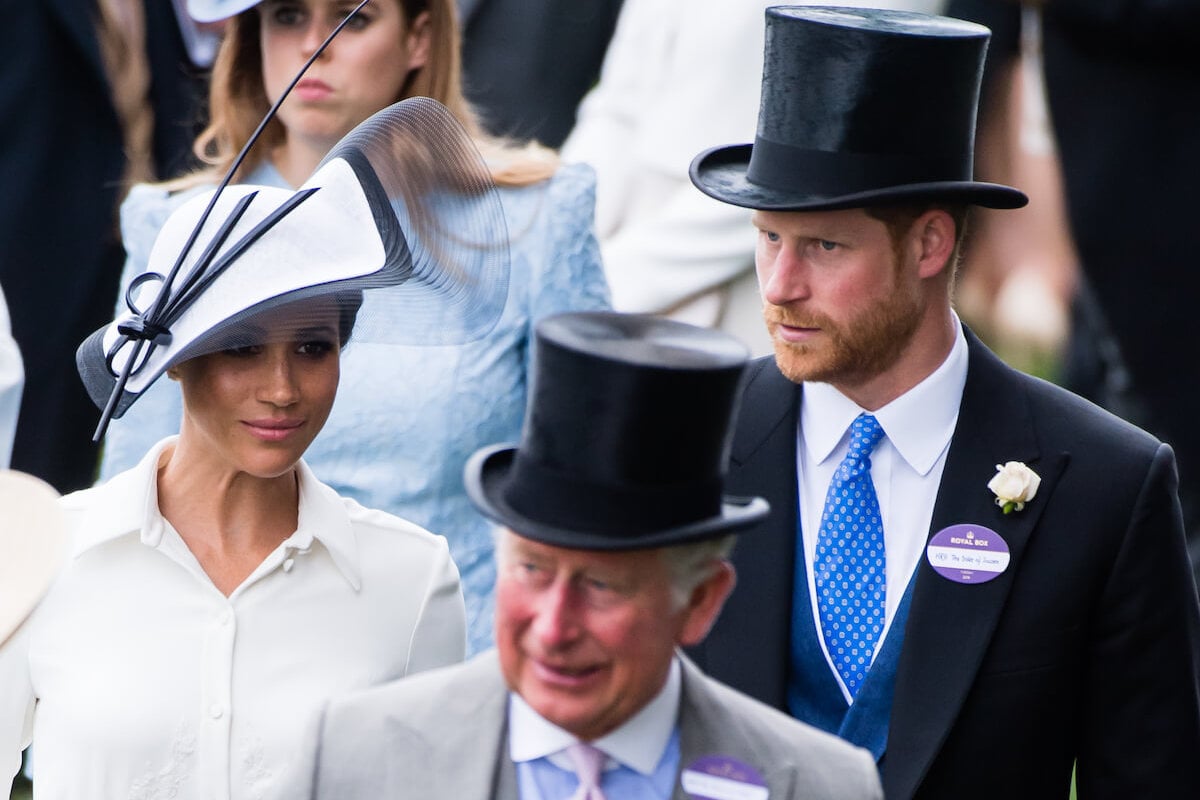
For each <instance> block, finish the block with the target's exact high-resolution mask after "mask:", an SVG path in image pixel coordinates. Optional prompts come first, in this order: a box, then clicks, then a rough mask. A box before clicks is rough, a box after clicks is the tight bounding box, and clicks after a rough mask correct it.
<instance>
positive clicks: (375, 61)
mask: <svg viewBox="0 0 1200 800" xmlns="http://www.w3.org/2000/svg"><path fill="white" fill-rule="evenodd" d="M352 7H353V6H352V4H350V3H345V2H337V1H335V0H287V2H281V1H280V0H264V2H259V1H258V0H191V2H190V3H189V10H190V12H191V13H192V15H193V16H194V17H197V18H199V19H202V20H215V19H225V23H224V24H225V33H224V40H223V42H222V46H221V50H220V52H219V54H218V56H217V60H216V63H215V65H214V70H213V78H212V89H211V93H210V99H209V106H210V109H209V110H210V120H211V125H210V126H209V128H208V129H207V130H206V131H205V132H204V133H202V134H201V136H200V137H199V138H198V140H197V143H196V144H197V149H198V151H199V152H201V153H202V154H203V156H204V158H205V159H206V161H207V162H208V163H209V164H210V165H211V167H210V169H209V170H207V171H202V172H200V173H197V174H195V175H192V176H189V177H188V178H186V179H184V180H183V181H182V182H180V183H176V184H174V185H172V184H168V185H166V186H162V185H158V186H139V187H135V188H134V190H133V191H132V192H131V194H130V196H129V199H128V200H127V201H126V202H125V205H124V207H123V209H122V229H123V239H124V243H125V246H126V249H127V250H128V252H129V262H128V265H127V268H126V278H129V277H132V275H133V274H136V273H137V272H139V271H141V270H142V269H143V268H144V265H145V262H146V258H147V251H148V249H149V243H150V242H151V241H153V236H154V234H155V233H156V232H157V230H158V227H159V226H161V224H162V221H163V219H165V217H166V215H167V213H169V211H170V210H171V209H172V208H174V207H176V206H177V205H178V204H179V203H180V202H181V198H182V197H186V196H187V192H172V191H170V190H171V189H173V188H176V187H177V186H178V185H182V184H188V183H191V184H194V183H196V182H200V183H203V184H210V183H212V182H215V180H216V179H217V177H218V176H220V175H221V174H222V172H223V171H224V169H225V168H227V167H228V166H230V165H231V164H232V163H233V161H234V156H235V154H236V153H237V152H238V150H239V148H240V147H241V145H242V144H243V143H244V142H245V141H247V139H248V138H249V137H250V132H251V131H252V130H253V126H254V125H255V123H257V121H258V120H259V119H260V118H261V117H262V114H263V112H264V111H265V110H266V109H267V106H268V105H269V104H270V103H271V102H272V101H274V100H276V99H277V98H278V97H279V96H280V94H281V92H282V91H283V89H284V87H285V86H286V85H287V82H288V81H289V80H290V79H291V77H292V76H293V75H294V74H295V72H296V70H297V69H298V68H299V66H300V64H301V63H302V62H303V61H304V60H305V59H306V58H308V57H309V56H311V54H312V52H313V49H314V47H315V46H316V44H317V43H318V42H320V41H321V37H322V36H324V35H325V34H326V33H328V31H329V29H330V28H331V27H332V26H333V25H334V24H335V23H336V22H338V21H340V20H342V19H343V18H345V17H346V15H347V12H348V11H349V10H350V9H351V8H352ZM459 62H460V56H459V31H458V26H457V21H456V10H455V2H454V0H371V2H370V3H368V4H367V5H366V6H365V7H364V8H362V10H361V11H359V12H358V14H357V15H356V17H355V18H353V19H351V20H350V22H349V24H348V26H347V28H346V29H345V30H343V31H342V32H341V33H340V34H339V35H338V37H337V38H336V39H335V40H334V41H333V42H332V43H331V45H330V46H329V49H327V50H326V51H325V52H324V53H323V54H322V55H321V56H320V57H319V58H318V59H317V60H316V61H315V62H314V63H313V65H312V66H311V67H310V68H309V70H308V72H307V73H306V74H305V76H304V78H303V79H302V81H301V82H300V83H299V84H298V85H297V86H296V88H295V89H294V90H293V92H292V94H291V95H290V96H289V97H288V98H287V100H286V101H285V102H284V103H283V105H282V106H281V107H280V110H279V115H278V117H277V118H276V119H275V120H274V121H272V122H271V123H270V124H269V125H268V126H267V128H266V129H265V131H264V133H263V136H262V139H261V140H260V141H259V143H258V144H257V145H256V146H255V148H254V149H253V150H251V151H250V153H249V154H248V155H247V157H246V160H245V161H244V162H242V164H241V166H240V168H239V169H238V170H237V172H236V173H235V175H234V180H237V181H247V182H249V183H258V184H268V185H275V186H295V185H299V184H300V183H301V182H302V181H303V180H304V179H305V178H306V177H307V176H308V174H309V173H310V172H311V171H312V169H313V168H314V167H315V166H316V164H317V162H318V161H319V160H320V159H321V157H322V156H324V154H325V152H326V151H327V150H328V148H329V147H330V146H331V145H332V144H333V143H334V142H336V141H337V140H338V139H339V138H340V137H341V136H342V135H343V134H344V133H345V132H346V131H347V130H349V129H350V128H351V127H353V126H354V125H355V124H356V123H358V122H359V121H361V120H362V119H364V118H365V117H366V116H368V115H370V114H371V113H373V112H375V111H377V110H378V109H379V108H381V107H382V106H384V105H386V104H388V103H391V102H394V101H396V100H399V99H401V98H404V97H412V96H417V95H425V96H428V97H432V98H433V99H435V100H437V101H439V102H440V103H442V104H443V105H445V106H446V107H447V108H448V109H450V111H451V112H452V113H453V114H454V116H455V117H456V118H457V119H458V120H459V121H460V122H461V123H462V124H463V126H464V127H465V128H466V129H467V130H468V132H469V133H470V135H471V138H472V139H473V141H474V142H475V143H476V144H477V145H478V146H479V148H480V150H481V152H482V153H483V154H484V157H485V158H486V160H487V163H488V168H489V171H490V173H491V175H492V179H493V181H494V182H495V184H496V185H497V187H498V188H499V191H500V198H501V202H502V204H503V211H504V216H505V220H506V225H507V227H508V231H509V236H510V240H511V245H510V247H511V257H512V272H511V276H510V286H509V293H508V298H507V304H506V307H505V310H504V314H503V315H502V317H501V318H500V321H499V322H498V323H497V325H496V327H495V329H494V330H493V331H492V332H491V334H490V335H489V336H488V337H487V338H485V339H480V340H477V341H475V342H473V343H470V344H468V345H465V346H461V347H457V346H456V347H441V348H437V349H433V348H413V349H410V350H407V351H403V350H399V351H397V350H392V351H390V352H389V357H388V359H387V360H386V361H385V360H383V359H380V358H378V357H376V356H374V355H373V354H371V353H370V350H369V348H358V349H357V352H350V353H347V357H346V359H345V360H344V362H343V369H342V372H343V381H342V386H343V391H342V393H341V396H340V397H339V399H338V402H337V404H336V406H335V407H334V409H333V412H332V414H331V416H330V419H329V423H328V425H327V433H328V435H327V436H324V437H322V438H321V439H319V440H318V441H317V442H316V443H315V445H314V446H313V448H312V449H311V450H310V451H309V453H308V456H307V459H308V462H309V463H310V464H311V465H312V467H313V469H314V471H315V472H316V473H317V474H318V475H319V476H320V477H321V479H322V480H323V481H326V482H327V483H329V484H330V485H331V486H333V487H334V488H336V489H337V490H338V491H339V492H341V493H342V494H345V495H347V496H350V497H353V498H355V499H356V500H358V501H359V502H361V503H363V504H364V505H368V506H372V507H375V508H382V509H385V510H387V511H389V512H391V513H393V514H398V515H400V516H402V517H404V518H406V519H411V520H413V521H414V522H417V523H418V524H420V525H422V526H424V527H426V528H428V529H429V530H431V531H435V532H437V533H440V534H443V535H445V536H446V537H447V538H448V539H449V541H450V548H451V552H452V554H453V555H454V559H455V561H456V562H457V563H458V565H459V568H460V570H461V572H462V579H463V586H464V590H465V594H466V603H467V618H468V647H469V650H471V651H472V652H473V651H477V650H480V649H483V648H484V647H486V646H487V645H488V644H489V643H490V641H491V618H492V590H491V587H492V584H493V582H494V577H495V571H494V567H493V561H492V539H491V533H490V529H491V525H490V523H489V522H488V521H487V520H485V519H484V518H483V517H482V516H481V515H480V514H479V513H478V512H477V511H476V510H475V509H474V507H473V506H472V505H471V503H470V501H469V500H468V499H467V496H466V492H465V491H464V489H463V486H462V479H461V475H462V468H463V465H464V464H465V463H466V460H467V458H468V456H470V454H471V453H472V452H474V450H475V449H476V448H478V447H479V446H480V445H482V444H485V443H487V442H492V441H506V440H513V439H516V438H518V437H519V434H520V428H521V419H522V415H523V413H524V410H525V404H526V389H527V383H528V376H529V372H530V369H531V368H532V346H531V342H532V340H533V335H532V332H533V324H534V322H536V321H537V320H538V319H540V318H542V317H544V316H546V315H548V314H551V313H556V312H559V311H568V310H591V309H601V308H607V307H608V305H609V300H608V288H607V284H606V283H605V279H604V273H603V269H602V267H601V262H600V255H599V247H598V245H597V243H596V240H595V237H594V235H593V233H592V225H593V206H594V189H595V181H594V178H593V175H592V172H591V170H590V169H589V168H588V167H586V166H583V165H561V164H559V163H558V160H557V157H556V156H555V155H554V154H553V153H552V152H551V151H549V150H546V149H544V148H540V147H536V146H528V147H518V146H514V145H512V144H510V143H506V142H503V141H499V140H495V139H492V138H489V137H487V136H485V135H484V134H483V132H482V129H481V128H480V126H479V125H478V122H477V121H476V119H475V116H474V114H473V112H472V111H471V109H470V107H469V106H468V104H467V102H466V100H465V99H464V98H463V94H462V87H461V78H460V64H459ZM164 384H165V382H164ZM139 406H140V407H139V408H137V409H135V410H134V411H133V412H131V414H130V416H129V418H128V420H127V421H125V422H118V423H117V424H114V425H113V427H112V431H111V433H110V434H109V436H108V438H107V440H106V442H105V448H104V454H103V460H102V464H101V477H102V478H108V477H110V476H112V475H113V474H115V473H116V472H119V471H120V470H122V469H126V468H128V467H129V466H130V465H132V464H133V463H135V462H136V460H137V459H138V458H139V457H140V456H141V454H142V453H143V452H145V450H146V448H147V447H148V446H149V445H150V444H151V443H153V442H154V441H156V440H157V439H158V438H159V437H160V436H161V435H163V434H165V433H166V432H168V431H170V430H172V429H173V428H174V426H175V425H176V424H177V423H178V420H179V411H180V398H179V395H178V392H175V391H174V386H173V385H170V384H165V385H163V386H159V387H156V389H155V390H152V391H151V393H150V396H149V397H147V398H146V399H145V400H144V401H143V402H142V403H140V404H139Z"/></svg>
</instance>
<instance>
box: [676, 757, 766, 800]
mask: <svg viewBox="0 0 1200 800" xmlns="http://www.w3.org/2000/svg"><path fill="white" fill-rule="evenodd" d="M679 782H680V784H682V786H683V790H684V791H685V792H687V793H688V796H689V797H691V798H693V799H694V800H767V797H768V796H769V792H768V791H767V782H766V781H765V780H763V776H762V775H759V774H758V772H757V771H756V770H755V769H754V767H752V766H750V765H749V764H747V763H745V762H744V761H738V760H737V759H736V758H730V757H729V756H705V757H704V758H698V759H696V760H695V761H693V762H692V763H691V764H689V765H688V767H687V769H685V770H684V771H683V772H682V773H681V774H680V776H679Z"/></svg>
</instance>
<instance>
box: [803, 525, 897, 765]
mask: <svg viewBox="0 0 1200 800" xmlns="http://www.w3.org/2000/svg"><path fill="white" fill-rule="evenodd" d="M796 534H797V535H796V572H795V575H794V577H793V587H794V588H793V590H792V642H791V644H792V648H791V655H792V658H791V663H790V665H789V667H790V668H789V674H788V689H787V702H788V710H789V711H790V712H791V714H792V716H793V717H795V718H796V719H799V720H802V721H804V722H807V723H808V724H809V725H813V726H814V727H817V728H820V729H821V730H824V731H828V732H830V733H833V734H836V735H838V736H840V737H841V738H843V739H845V740H846V741H848V742H850V743H852V744H856V745H858V746H859V747H865V748H866V749H867V750H870V751H871V754H872V755H874V756H875V761H876V762H878V761H880V759H882V758H883V754H884V751H885V750H886V749H887V737H888V724H889V721H890V719H891V714H892V692H893V690H894V688H895V684H896V664H897V662H898V661H899V660H900V646H901V645H902V644H903V642H904V626H905V623H906V622H907V621H908V606H909V601H910V600H911V599H912V585H913V580H911V579H910V580H909V582H908V586H907V587H906V588H905V590H904V596H903V597H902V598H901V599H900V605H899V607H898V608H897V609H896V616H895V617H894V618H893V619H892V625H891V627H890V628H889V629H888V634H887V637H886V638H885V639H884V640H883V645H882V646H881V647H880V648H879V652H878V653H877V654H876V656H875V661H874V663H873V664H871V669H870V671H869V672H867V678H866V680H865V681H863V684H862V686H861V687H859V690H858V695H857V696H856V697H855V698H854V702H853V703H852V704H849V705H847V703H846V698H845V695H843V694H842V689H841V687H840V686H839V685H838V682H837V678H835V677H834V675H833V671H832V669H831V668H830V666H829V662H828V661H827V660H826V659H825V653H824V652H823V651H822V650H821V640H820V636H821V634H820V632H818V631H817V627H816V623H815V621H814V620H813V613H812V602H811V600H810V599H809V595H808V566H807V564H806V562H805V559H804V542H803V539H802V536H801V533H800V530H799V524H798V523H797V529H796ZM915 574H916V571H915V570H914V576H915Z"/></svg>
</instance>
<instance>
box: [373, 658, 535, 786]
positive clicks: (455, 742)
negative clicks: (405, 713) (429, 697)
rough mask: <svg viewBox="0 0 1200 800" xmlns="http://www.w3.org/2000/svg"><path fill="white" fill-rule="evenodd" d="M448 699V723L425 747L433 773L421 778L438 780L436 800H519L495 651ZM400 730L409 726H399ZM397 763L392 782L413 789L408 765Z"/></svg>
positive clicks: (471, 665) (469, 670) (466, 670)
mask: <svg viewBox="0 0 1200 800" xmlns="http://www.w3.org/2000/svg"><path fill="white" fill-rule="evenodd" d="M444 694H445V715H444V717H443V719H444V721H445V724H444V725H443V726H441V727H440V728H439V729H436V730H431V731H429V734H428V737H427V745H428V746H427V747H426V748H425V754H426V757H428V758H429V760H430V762H431V767H432V768H431V769H428V770H426V769H421V770H418V771H417V773H420V774H430V775H434V776H436V785H437V787H438V789H437V792H436V793H435V795H436V796H437V797H464V798H466V797H471V798H481V799H482V798H494V800H517V784H516V773H515V771H514V770H513V768H512V763H511V760H510V759H509V758H508V689H507V687H505V685H504V680H503V678H502V677H501V673H500V665H499V662H498V659H497V657H496V654H495V651H492V652H491V653H488V654H484V655H481V656H479V657H477V658H475V659H474V660H472V661H470V662H468V663H467V664H466V665H464V667H463V669H462V672H461V673H459V675H458V676H457V677H456V680H455V681H454V683H452V684H449V685H447V686H446V691H445V692H444ZM399 727H400V728H402V729H403V728H407V727H408V726H407V725H406V724H404V721H401V725H400V726H399ZM394 763H395V764H396V765H397V769H398V770H399V772H398V774H393V775H392V776H390V781H391V782H392V783H393V785H395V786H398V787H404V786H409V787H411V785H412V784H411V782H412V780H413V772H412V770H411V769H409V768H407V767H404V766H403V765H404V764H406V763H407V761H406V760H405V759H404V758H397V759H394ZM506 766H507V769H505V767H506ZM410 794H411V792H410Z"/></svg>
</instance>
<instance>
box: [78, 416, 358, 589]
mask: <svg viewBox="0 0 1200 800" xmlns="http://www.w3.org/2000/svg"><path fill="white" fill-rule="evenodd" d="M178 438H179V437H177V436H170V437H167V438H166V439H163V440H162V441H160V442H159V443H158V444H156V445H155V446H154V447H152V448H150V451H149V452H148V453H146V455H145V456H144V457H143V458H142V460H141V461H139V462H138V464H137V466H135V467H133V468H132V469H130V470H128V471H127V472H123V473H121V474H120V475H116V476H114V477H113V478H112V480H111V481H109V485H110V486H111V488H112V491H110V492H106V493H105V494H104V495H103V498H104V500H103V502H102V503H100V504H96V505H95V506H93V507H92V512H93V513H91V514H90V515H89V519H88V520H86V522H85V524H83V525H81V526H79V527H78V529H77V530H76V531H75V540H74V547H73V552H72V555H73V556H74V557H76V558H78V557H79V556H80V555H82V554H83V553H85V552H86V551H88V550H90V549H92V548H93V547H97V546H99V545H101V544H104V543H105V542H108V541H111V540H112V539H116V538H117V537H119V536H126V535H129V534H139V535H140V538H141V542H142V544H144V545H146V546H147V547H158V545H159V543H160V542H161V541H162V535H163V532H164V520H163V517H162V514H161V513H160V512H159V509H158V462H159V458H160V457H161V455H162V452H163V450H165V449H166V448H167V447H170V446H173V445H174V444H175V441H176V440H177V439H178ZM296 473H297V486H298V487H299V501H300V507H299V515H298V520H299V524H298V526H297V528H296V532H295V533H293V534H292V535H291V536H290V537H288V539H287V540H286V541H285V542H284V545H285V546H286V547H287V548H289V549H291V550H294V551H296V552H301V553H304V552H308V550H309V548H311V547H312V543H313V540H314V539H315V540H317V541H319V542H320V543H321V544H322V545H323V546H324V547H325V549H326V550H328V551H329V555H330V557H331V558H332V559H333V562H334V563H335V564H336V565H337V567H338V570H339V571H340V572H341V573H342V576H343V577H344V578H345V579H346V582H347V583H349V584H350V585H351V586H352V587H353V588H354V590H355V591H358V590H359V589H360V588H361V587H362V572H361V568H360V559H359V554H358V542H357V540H356V539H355V536H354V529H353V528H352V527H351V525H350V516H349V514H347V513H346V508H345V503H346V501H345V500H343V499H342V498H341V497H340V496H339V495H338V494H337V492H335V491H334V490H333V489H331V488H329V487H328V486H326V485H325V484H323V483H321V482H320V481H319V480H317V478H316V476H315V475H313V473H312V470H310V469H309V467H308V465H307V464H305V463H304V461H303V460H301V461H299V462H297V464H296ZM86 491H90V490H85V492H86ZM78 494H80V495H83V494H84V492H80V493H78ZM72 497H73V496H72V495H67V496H66V497H65V498H63V503H64V507H66V508H68V509H69V508H71V506H72V505H74V504H75V503H74V501H73V500H72Z"/></svg>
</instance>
